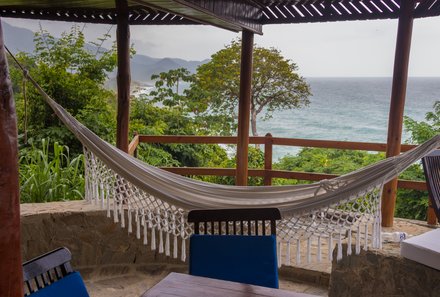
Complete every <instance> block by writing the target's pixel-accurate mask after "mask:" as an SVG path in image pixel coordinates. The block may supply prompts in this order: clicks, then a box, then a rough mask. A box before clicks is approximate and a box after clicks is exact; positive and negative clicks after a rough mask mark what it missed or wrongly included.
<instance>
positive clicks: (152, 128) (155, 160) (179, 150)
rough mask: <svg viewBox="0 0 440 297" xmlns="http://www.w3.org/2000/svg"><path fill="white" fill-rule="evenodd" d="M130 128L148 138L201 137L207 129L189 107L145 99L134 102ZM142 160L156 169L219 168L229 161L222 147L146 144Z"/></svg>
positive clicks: (141, 154) (141, 151)
mask: <svg viewBox="0 0 440 297" xmlns="http://www.w3.org/2000/svg"><path fill="white" fill-rule="evenodd" d="M130 123H131V125H130V129H131V130H132V132H133V133H134V132H137V133H139V134H146V135H201V134H203V129H201V126H200V124H199V122H198V121H195V120H194V119H193V118H192V117H191V116H190V115H189V114H188V113H187V112H186V111H185V108H183V109H181V108H174V107H169V106H163V107H160V106H157V105H156V104H154V100H148V98H143V99H142V98H141V99H136V100H132V102H131V119H130ZM138 152H139V154H138V156H139V158H140V159H142V160H144V161H146V162H147V163H149V164H152V165H155V166H191V167H201V166H216V165H218V164H219V163H221V162H222V161H223V160H224V159H225V158H226V152H225V150H224V149H222V148H221V147H220V146H218V145H202V144H199V145H196V144H143V145H142V146H141V148H140V149H139V151H138Z"/></svg>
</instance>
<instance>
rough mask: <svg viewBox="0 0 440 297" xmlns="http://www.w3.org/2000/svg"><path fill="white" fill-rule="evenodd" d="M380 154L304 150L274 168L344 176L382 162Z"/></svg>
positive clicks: (288, 157)
mask: <svg viewBox="0 0 440 297" xmlns="http://www.w3.org/2000/svg"><path fill="white" fill-rule="evenodd" d="M383 158H384V155H383V154H382V153H380V154H379V153H378V154H371V153H367V152H363V151H352V150H337V149H320V148H304V149H302V150H301V151H300V152H299V153H298V155H297V156H292V155H287V156H284V157H283V158H281V159H280V160H279V162H278V163H276V164H274V168H276V169H280V170H289V171H304V172H317V173H328V174H344V173H349V172H352V171H355V170H357V169H359V168H361V167H365V166H367V165H369V164H372V163H374V162H377V161H379V160H382V159H383Z"/></svg>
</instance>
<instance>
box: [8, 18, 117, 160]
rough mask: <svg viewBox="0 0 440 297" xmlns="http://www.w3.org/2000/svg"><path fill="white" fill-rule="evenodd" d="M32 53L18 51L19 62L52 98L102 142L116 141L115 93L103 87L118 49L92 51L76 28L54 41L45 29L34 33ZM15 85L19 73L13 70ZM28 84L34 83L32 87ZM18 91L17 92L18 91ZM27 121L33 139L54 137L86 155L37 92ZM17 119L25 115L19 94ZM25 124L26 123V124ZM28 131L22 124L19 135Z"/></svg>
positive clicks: (30, 95)
mask: <svg viewBox="0 0 440 297" xmlns="http://www.w3.org/2000/svg"><path fill="white" fill-rule="evenodd" d="M34 43H35V50H34V52H33V53H32V54H28V53H23V52H21V53H19V54H18V58H19V60H20V61H21V63H22V64H24V65H25V66H26V68H27V69H28V70H29V72H30V75H31V76H32V77H33V78H34V79H35V80H36V81H37V82H38V83H39V84H40V85H41V86H42V88H43V89H44V90H45V91H46V92H47V93H48V94H49V96H51V97H52V98H53V99H54V100H56V101H57V102H58V103H60V104H61V105H62V106H63V107H64V108H66V109H67V110H68V111H69V112H70V113H71V114H72V115H73V116H75V117H76V118H77V119H79V120H80V121H82V122H83V123H84V124H85V125H86V126H88V127H89V128H90V129H92V130H94V132H96V133H97V134H98V135H99V136H101V137H102V138H104V139H106V140H109V141H113V140H114V135H115V118H116V115H115V109H116V101H115V94H114V93H113V92H112V91H109V90H106V89H105V88H104V82H105V81H106V79H107V73H108V72H110V71H112V70H113V69H114V68H115V67H116V61H117V60H116V50H115V48H112V49H110V50H105V49H102V48H98V50H93V51H92V50H90V49H88V48H87V46H86V43H85V39H84V35H83V33H82V31H81V30H79V27H78V26H73V27H72V28H71V30H70V31H69V32H66V33H63V34H62V36H61V38H59V39H56V38H54V37H53V36H51V35H50V34H48V33H47V32H46V31H44V30H42V29H41V30H40V32H38V33H36V35H35V38H34ZM11 72H12V73H11V76H12V77H13V79H14V80H15V84H16V86H17V85H20V84H18V83H17V81H16V80H17V79H20V77H21V74H20V73H18V72H19V70H18V69H17V68H15V69H14V66H12V67H11ZM28 85H30V84H28ZM15 89H17V91H19V88H18V87H16V88H15ZM26 99H27V105H28V108H27V110H28V112H27V115H26V117H27V122H28V123H29V125H28V128H29V138H30V140H33V141H37V142H39V141H40V140H41V139H44V138H50V139H52V140H53V141H58V142H59V143H61V144H63V145H67V146H69V147H70V148H71V152H73V153H74V154H77V153H80V152H82V148H81V145H80V144H79V142H78V141H77V140H76V139H75V138H74V136H73V135H72V134H71V133H70V132H69V131H68V130H67V128H66V127H64V125H63V124H61V122H60V121H59V120H58V118H57V117H56V116H55V115H54V113H53V111H52V110H51V109H50V107H49V106H48V105H47V104H46V103H45V102H44V101H43V100H42V99H41V96H40V94H39V92H38V91H37V90H36V89H34V88H28V91H27V98H26ZM16 100H17V107H18V109H19V116H20V115H22V116H24V115H23V112H22V108H21V107H22V106H23V105H24V97H23V94H22V93H20V92H18V93H16ZM23 122H24V121H23ZM23 129H24V127H23V126H22V125H20V124H19V130H20V132H23Z"/></svg>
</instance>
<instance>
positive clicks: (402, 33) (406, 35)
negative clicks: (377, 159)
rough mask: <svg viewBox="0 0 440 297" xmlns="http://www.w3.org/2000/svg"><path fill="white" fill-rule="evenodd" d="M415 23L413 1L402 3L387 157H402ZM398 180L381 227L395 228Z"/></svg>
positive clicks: (386, 194) (389, 189)
mask: <svg viewBox="0 0 440 297" xmlns="http://www.w3.org/2000/svg"><path fill="white" fill-rule="evenodd" d="M413 20H414V0H405V1H400V16H399V25H398V29H397V41H396V53H395V57H394V72H393V86H392V90H391V105H390V114H389V119H388V138H387V153H386V157H387V158H389V157H393V156H397V155H399V154H400V151H401V143H402V127H403V113H404V109H405V97H406V85H407V82H408V65H409V54H410V49H411V36H412V28H413ZM396 194H397V178H396V179H393V180H392V181H390V182H389V183H387V184H386V185H385V186H384V188H383V195H382V226H383V227H392V226H393V220H394V208H395V206H396Z"/></svg>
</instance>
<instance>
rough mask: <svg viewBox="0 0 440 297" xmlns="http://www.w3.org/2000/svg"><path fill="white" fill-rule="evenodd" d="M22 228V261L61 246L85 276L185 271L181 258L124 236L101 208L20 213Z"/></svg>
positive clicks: (133, 235)
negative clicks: (134, 271) (70, 254)
mask: <svg viewBox="0 0 440 297" xmlns="http://www.w3.org/2000/svg"><path fill="white" fill-rule="evenodd" d="M21 228H22V230H21V236H22V240H21V241H22V255H23V261H26V260H29V259H31V258H34V257H36V256H38V255H41V254H43V253H46V252H48V251H51V250H53V249H56V248H58V247H62V246H64V247H67V248H68V249H69V250H70V251H71V252H72V265H73V267H74V268H75V269H77V270H79V271H80V272H81V273H82V275H83V276H84V277H85V278H87V277H88V276H95V275H96V274H98V275H110V274H124V273H129V272H130V271H132V270H133V269H135V270H140V271H148V272H151V273H155V271H163V270H166V269H171V270H176V271H185V270H187V265H186V264H185V263H182V262H181V261H180V259H171V258H170V257H166V256H164V255H163V254H159V253H158V252H157V250H156V251H152V250H151V247H150V246H149V245H148V246H146V245H143V242H142V240H139V239H137V238H136V237H135V234H130V235H127V228H125V229H122V228H121V227H120V225H119V224H115V223H113V221H112V219H109V218H107V217H106V215H105V212H104V211H86V212H84V211H81V212H76V211H73V212H70V211H60V212H53V213H37V214H30V215H25V216H23V215H22V217H21ZM133 230H135V226H133ZM179 243H180V242H179Z"/></svg>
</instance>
